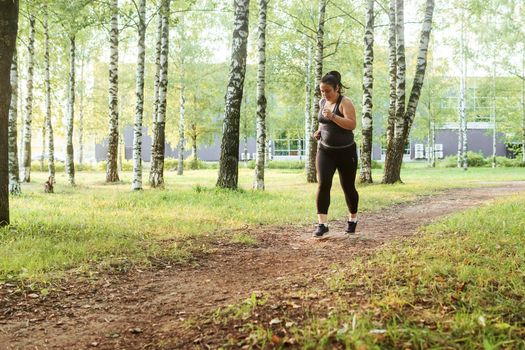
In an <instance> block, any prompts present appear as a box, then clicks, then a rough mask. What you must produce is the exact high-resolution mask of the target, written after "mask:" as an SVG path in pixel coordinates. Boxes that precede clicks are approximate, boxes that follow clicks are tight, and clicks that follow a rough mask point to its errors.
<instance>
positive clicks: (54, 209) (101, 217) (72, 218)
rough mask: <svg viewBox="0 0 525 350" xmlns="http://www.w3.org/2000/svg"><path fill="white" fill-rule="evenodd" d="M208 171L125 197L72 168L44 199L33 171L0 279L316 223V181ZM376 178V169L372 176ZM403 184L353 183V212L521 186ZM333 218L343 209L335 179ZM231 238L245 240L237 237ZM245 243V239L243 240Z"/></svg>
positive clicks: (455, 175) (286, 174) (2, 238)
mask: <svg viewBox="0 0 525 350" xmlns="http://www.w3.org/2000/svg"><path fill="white" fill-rule="evenodd" d="M216 174H217V171H216V170H198V171H186V172H185V174H184V175H183V176H176V175H175V174H174V173H172V172H168V173H167V174H166V188H165V189H164V190H152V189H148V188H147V189H146V190H145V191H142V192H138V193H134V192H131V191H130V179H131V173H129V172H124V173H122V174H121V178H122V179H123V181H122V182H120V183H118V184H105V183H104V178H105V176H104V174H103V173H94V172H79V173H78V174H77V184H78V185H77V186H76V187H70V186H68V185H67V181H66V177H65V176H64V174H59V175H58V176H57V185H56V188H55V194H45V193H43V185H42V184H43V182H44V181H45V175H46V174H45V173H38V172H34V173H33V174H32V179H33V182H32V183H30V184H24V185H23V188H22V190H23V194H22V196H20V197H15V198H13V197H12V199H11V202H10V205H11V222H12V225H11V226H10V227H6V228H2V229H0V280H24V281H47V280H50V279H53V278H56V277H59V276H60V275H61V273H62V272H63V271H65V270H68V269H78V270H81V271H82V270H86V271H87V270H90V269H93V268H106V267H109V268H112V267H117V268H119V267H123V268H125V266H126V265H129V264H149V263H151V261H152V260H155V258H162V259H173V260H177V261H184V260H186V259H188V258H189V257H191V253H192V251H194V250H196V249H197V250H198V249H201V248H200V247H201V246H202V244H201V242H200V239H201V238H203V239H204V238H205V239H209V237H218V236H221V235H224V234H225V233H227V232H228V230H230V229H238V228H246V232H247V233H249V228H250V225H256V224H264V225H272V224H298V225H305V224H306V225H308V224H312V223H314V221H315V217H316V215H315V213H316V212H315V192H316V185H315V184H306V183H305V181H304V176H303V174H302V172H301V171H300V170H268V171H267V173H266V186H267V190H266V191H265V192H254V191H252V190H250V188H251V183H252V181H253V171H252V170H249V169H241V171H240V186H241V188H243V189H244V190H241V191H221V190H216V189H215V188H214V185H215V181H216ZM374 175H375V178H376V179H380V173H379V172H377V173H374ZM402 178H403V180H404V181H405V184H397V185H388V186H387V185H372V186H370V185H369V186H359V192H360V198H361V199H360V210H361V211H373V210H378V209H380V208H381V207H384V206H388V205H392V204H393V203H398V202H404V201H410V200H413V199H415V198H416V197H417V196H419V195H428V194H432V193H435V192H436V191H442V190H444V189H447V188H450V187H452V186H457V187H466V186H485V185H487V182H491V181H509V180H525V171H524V169H520V168H497V169H494V170H493V169H487V168H479V169H471V170H469V171H467V172H464V171H463V170H460V169H424V168H423V169H404V170H403V174H402ZM332 203H333V205H332V206H331V209H330V218H331V219H334V218H335V219H341V218H343V217H344V216H345V214H346V207H345V204H344V199H343V195H342V191H341V190H340V186H339V184H338V181H337V179H334V189H333V195H332ZM235 239H237V240H241V241H243V240H246V238H243V237H239V236H237V237H236V238H235ZM247 241H248V243H247V244H250V243H249V239H247Z"/></svg>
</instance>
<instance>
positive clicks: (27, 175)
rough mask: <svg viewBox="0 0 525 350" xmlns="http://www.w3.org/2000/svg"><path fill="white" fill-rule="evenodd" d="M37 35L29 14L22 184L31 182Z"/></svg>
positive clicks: (33, 19) (34, 21)
mask: <svg viewBox="0 0 525 350" xmlns="http://www.w3.org/2000/svg"><path fill="white" fill-rule="evenodd" d="M35 33H36V19H35V15H34V14H33V13H30V14H29V39H28V43H27V51H28V63H27V81H26V86H27V88H26V103H25V115H24V129H23V134H22V135H23V149H22V154H23V164H22V170H23V171H22V182H30V181H31V123H32V120H33V71H34V60H35Z"/></svg>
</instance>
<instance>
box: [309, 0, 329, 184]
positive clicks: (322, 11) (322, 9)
mask: <svg viewBox="0 0 525 350" xmlns="http://www.w3.org/2000/svg"><path fill="white" fill-rule="evenodd" d="M325 15H326V0H320V1H319V22H318V27H317V35H316V52H315V81H314V86H315V93H314V103H313V105H314V113H313V115H312V119H311V120H312V122H311V127H312V131H314V130H317V128H318V127H319V121H318V119H317V117H318V115H319V101H320V100H321V90H320V89H319V83H320V82H321V78H322V77H323V52H324V24H325ZM316 156H317V140H315V139H314V138H313V137H311V138H310V142H309V143H308V159H307V161H308V162H309V164H308V167H307V169H308V170H309V171H308V173H306V181H307V182H309V183H314V182H317V170H316V169H317V168H316V165H315V158H316Z"/></svg>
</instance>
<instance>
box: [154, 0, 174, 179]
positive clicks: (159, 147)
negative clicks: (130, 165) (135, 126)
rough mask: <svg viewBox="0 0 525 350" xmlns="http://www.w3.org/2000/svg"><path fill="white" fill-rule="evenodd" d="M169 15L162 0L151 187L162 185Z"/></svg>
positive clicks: (165, 3) (168, 3) (168, 1)
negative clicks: (157, 97) (157, 95)
mask: <svg viewBox="0 0 525 350" xmlns="http://www.w3.org/2000/svg"><path fill="white" fill-rule="evenodd" d="M169 16H170V0H164V1H163V3H162V9H161V20H162V40H161V50H160V51H161V52H160V72H159V88H158V89H159V90H158V94H159V101H158V111H157V116H156V120H155V122H154V124H155V125H154V131H155V133H154V140H155V146H154V152H153V154H152V157H151V173H150V185H151V187H163V186H164V147H165V130H164V128H165V125H166V97H167V91H168V54H169Z"/></svg>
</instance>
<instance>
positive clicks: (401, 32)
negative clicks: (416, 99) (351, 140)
mask: <svg viewBox="0 0 525 350" xmlns="http://www.w3.org/2000/svg"><path fill="white" fill-rule="evenodd" d="M395 18H396V22H395V23H396V26H395V35H396V98H395V113H394V114H395V118H394V126H393V138H392V140H391V141H392V143H391V145H388V148H387V150H386V156H385V169H384V174H383V183H387V184H393V183H396V182H399V181H401V176H400V172H401V163H402V162H403V154H404V149H405V143H404V141H403V136H402V135H403V126H404V122H403V117H404V113H405V98H406V96H405V95H406V63H405V23H404V0H396V4H395Z"/></svg>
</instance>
